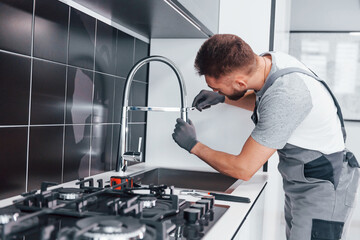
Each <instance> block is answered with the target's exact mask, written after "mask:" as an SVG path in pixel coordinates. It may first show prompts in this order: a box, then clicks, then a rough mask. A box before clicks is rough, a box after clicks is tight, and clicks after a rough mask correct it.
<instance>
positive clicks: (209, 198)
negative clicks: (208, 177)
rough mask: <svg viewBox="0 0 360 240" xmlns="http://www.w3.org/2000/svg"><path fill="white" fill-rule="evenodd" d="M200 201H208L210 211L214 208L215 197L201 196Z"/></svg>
mask: <svg viewBox="0 0 360 240" xmlns="http://www.w3.org/2000/svg"><path fill="white" fill-rule="evenodd" d="M201 199H202V200H210V209H212V208H213V207H214V204H215V196H212V195H208V196H203V197H202V198H201Z"/></svg>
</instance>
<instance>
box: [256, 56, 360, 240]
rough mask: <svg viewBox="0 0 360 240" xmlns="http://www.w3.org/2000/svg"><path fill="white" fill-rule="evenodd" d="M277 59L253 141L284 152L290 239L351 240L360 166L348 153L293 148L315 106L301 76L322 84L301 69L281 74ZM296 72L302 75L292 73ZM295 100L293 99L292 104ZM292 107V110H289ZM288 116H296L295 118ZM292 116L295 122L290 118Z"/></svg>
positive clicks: (261, 101) (260, 100) (260, 101)
mask: <svg viewBox="0 0 360 240" xmlns="http://www.w3.org/2000/svg"><path fill="white" fill-rule="evenodd" d="M274 60H275V59H274V55H273V67H272V69H271V72H270V74H269V76H268V78H267V79H266V82H265V84H264V87H263V88H262V89H261V90H260V91H259V92H257V94H256V95H257V101H256V107H255V110H254V114H253V117H252V118H253V121H254V123H255V124H256V127H255V129H254V131H253V132H252V134H251V136H252V137H253V138H254V140H255V141H257V142H259V143H260V144H262V145H264V146H267V147H270V148H276V149H278V154H279V160H280V161H279V165H278V169H279V171H280V173H281V175H282V177H283V187H284V191H285V220H286V236H287V239H290V240H318V239H319V240H320V239H329V240H335V239H345V238H344V236H345V234H344V233H345V232H346V231H345V230H344V229H345V228H346V224H348V221H347V220H348V218H349V214H350V213H351V212H352V210H353V208H354V201H355V195H356V190H357V187H358V182H359V169H358V167H359V164H358V162H357V160H356V158H355V157H354V156H353V155H352V153H351V152H349V151H347V150H346V149H344V150H342V151H335V152H333V153H330V154H324V153H322V152H320V151H316V150H312V149H306V148H301V147H299V146H295V145H292V144H289V143H287V140H288V139H289V138H290V136H291V134H292V133H293V131H294V130H295V129H296V128H297V127H298V126H299V125H300V123H301V122H302V121H303V120H304V119H305V117H306V116H307V114H308V113H309V112H310V109H311V107H312V105H311V102H309V99H308V97H306V88H305V87H304V85H302V84H303V83H302V81H301V77H300V78H299V77H298V75H299V74H298V73H301V74H304V75H307V76H311V77H313V78H314V81H320V79H319V78H317V76H316V75H314V74H313V73H311V72H310V71H306V70H304V69H301V68H285V69H278V68H277V67H276V64H274ZM294 72H296V73H297V74H296V75H295V74H292V73H294ZM301 74H300V75H301ZM284 76H286V78H284ZM276 79H279V80H280V79H281V80H284V79H285V81H291V79H294V80H293V82H292V83H291V84H292V87H290V88H286V87H284V85H283V84H282V83H281V81H279V80H278V81H277V82H275V80H276ZM274 82H275V83H274ZM322 83H323V85H324V91H326V90H327V91H329V93H330V94H331V96H332V97H333V100H334V104H335V105H336V107H337V114H338V116H339V119H340V122H341V127H342V130H343V138H344V141H345V139H346V132H345V128H344V122H343V118H342V114H341V109H340V107H339V105H338V103H337V101H336V99H335V97H334V96H333V95H332V93H331V91H330V89H328V87H327V85H326V84H325V83H324V82H322ZM294 86H295V87H294ZM270 87H272V90H274V89H276V88H280V89H281V90H280V91H271V90H270V89H271V88H270ZM268 89H269V91H267V90H268ZM296 90H298V91H296ZM301 90H302V91H301ZM265 92H266V94H267V95H269V94H272V93H273V94H274V95H276V97H274V96H273V97H269V98H266V97H265V96H266V95H265ZM304 95H305V96H304ZM289 98H291V100H289V101H286V99H289ZM297 98H298V99H297ZM272 99H274V100H272ZM276 99H280V100H279V102H276V101H277V100H276ZM274 101H275V103H274ZM290 103H291V104H292V106H288V105H289V104H290ZM274 105H275V106H274ZM274 107H276V108H277V109H276V110H275V111H269V109H271V108H274ZM289 107H291V109H289ZM282 111H285V113H283V112H282ZM286 111H292V112H291V114H290V112H286ZM274 112H275V113H276V112H277V113H278V114H274ZM289 116H291V119H287V118H289ZM339 127H340V126H339Z"/></svg>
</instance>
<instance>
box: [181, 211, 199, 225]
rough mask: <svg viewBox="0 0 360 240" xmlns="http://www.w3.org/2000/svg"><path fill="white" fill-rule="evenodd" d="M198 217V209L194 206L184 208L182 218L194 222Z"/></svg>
mask: <svg viewBox="0 0 360 240" xmlns="http://www.w3.org/2000/svg"><path fill="white" fill-rule="evenodd" d="M199 218H200V210H199V209H195V208H185V209H184V219H185V221H186V222H188V223H196V222H197V221H198V220H199Z"/></svg>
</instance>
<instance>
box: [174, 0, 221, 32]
mask: <svg viewBox="0 0 360 240" xmlns="http://www.w3.org/2000/svg"><path fill="white" fill-rule="evenodd" d="M171 1H172V2H173V3H174V4H176V5H177V6H178V7H179V8H181V9H183V10H184V12H186V13H187V14H189V15H190V17H191V18H192V19H194V20H195V21H196V22H197V23H198V24H199V25H200V26H201V27H202V28H203V29H205V31H207V32H208V33H209V35H213V34H215V33H218V32H219V12H220V0H196V1H194V0H171Z"/></svg>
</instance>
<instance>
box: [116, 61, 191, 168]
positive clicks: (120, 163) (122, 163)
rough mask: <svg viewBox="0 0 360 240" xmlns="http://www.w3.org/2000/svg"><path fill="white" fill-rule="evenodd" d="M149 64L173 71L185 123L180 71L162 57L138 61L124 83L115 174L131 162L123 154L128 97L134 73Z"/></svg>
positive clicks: (185, 108) (185, 113) (182, 82)
mask: <svg viewBox="0 0 360 240" xmlns="http://www.w3.org/2000/svg"><path fill="white" fill-rule="evenodd" d="M150 62H162V63H165V64H166V65H168V66H169V67H170V68H171V69H172V70H173V71H174V73H175V75H176V77H177V79H178V82H179V88H180V96H181V109H180V112H181V115H180V116H181V118H182V119H183V120H184V121H185V122H186V121H187V111H188V108H187V107H186V106H187V101H186V89H185V84H184V80H183V77H182V75H181V73H180V71H179V70H178V68H177V67H176V66H175V64H174V63H173V62H172V61H171V60H169V59H168V58H165V57H163V56H150V57H146V58H144V59H142V60H140V61H139V62H137V63H136V64H135V65H134V66H133V67H132V69H131V70H130V72H129V74H128V76H127V78H126V82H125V92H124V96H123V108H122V116H121V131H120V136H119V140H120V142H119V144H120V147H119V151H118V157H117V163H116V171H117V172H119V171H120V170H121V171H123V172H125V171H126V168H127V163H126V161H131V158H129V157H128V156H126V154H125V152H126V136H127V134H128V111H129V96H130V89H131V84H132V81H133V79H134V76H135V73H136V72H137V71H138V70H139V69H140V68H141V67H142V66H144V65H145V64H148V63H150ZM149 109H151V108H148V109H147V110H149ZM124 154H125V155H124ZM137 154H139V155H140V150H139V153H137Z"/></svg>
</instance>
